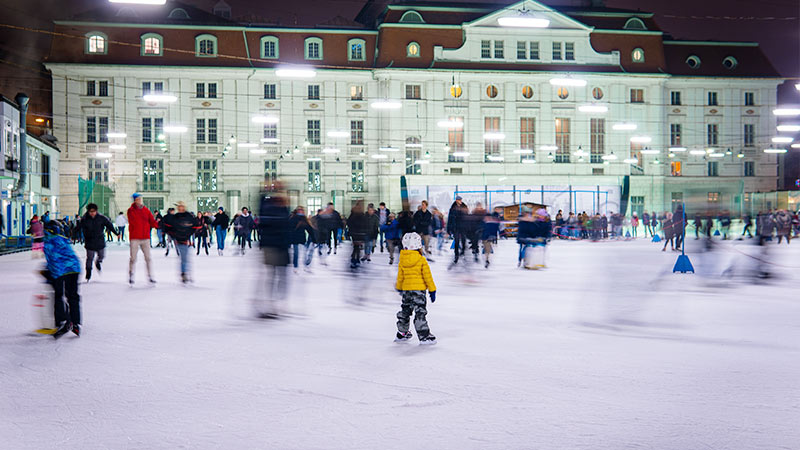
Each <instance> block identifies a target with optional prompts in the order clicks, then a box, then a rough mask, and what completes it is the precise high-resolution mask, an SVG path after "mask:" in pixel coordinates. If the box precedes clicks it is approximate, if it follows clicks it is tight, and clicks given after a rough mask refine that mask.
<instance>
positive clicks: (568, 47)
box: [564, 42, 575, 61]
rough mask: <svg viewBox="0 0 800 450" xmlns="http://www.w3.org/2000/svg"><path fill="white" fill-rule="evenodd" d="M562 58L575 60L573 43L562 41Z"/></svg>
mask: <svg viewBox="0 0 800 450" xmlns="http://www.w3.org/2000/svg"><path fill="white" fill-rule="evenodd" d="M564 59H566V60H567V61H575V43H573V42H566V43H564Z"/></svg>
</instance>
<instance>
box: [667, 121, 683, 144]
mask: <svg viewBox="0 0 800 450" xmlns="http://www.w3.org/2000/svg"><path fill="white" fill-rule="evenodd" d="M681 133H682V130H681V124H679V123H671V124H669V145H672V146H675V147H680V145H681V142H682V139H681Z"/></svg>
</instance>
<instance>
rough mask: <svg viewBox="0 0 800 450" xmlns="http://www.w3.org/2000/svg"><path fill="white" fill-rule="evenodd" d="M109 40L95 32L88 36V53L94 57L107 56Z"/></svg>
mask: <svg viewBox="0 0 800 450" xmlns="http://www.w3.org/2000/svg"><path fill="white" fill-rule="evenodd" d="M107 43H108V38H107V37H106V35H105V34H103V33H100V32H99V31H93V32H91V33H89V34H87V35H86V53H90V54H94V55H105V54H106V53H107V52H108V47H107V45H106V44H107Z"/></svg>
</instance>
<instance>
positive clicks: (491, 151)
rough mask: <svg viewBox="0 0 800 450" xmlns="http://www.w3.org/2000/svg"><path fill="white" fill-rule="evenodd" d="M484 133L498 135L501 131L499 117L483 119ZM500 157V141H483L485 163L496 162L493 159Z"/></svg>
mask: <svg viewBox="0 0 800 450" xmlns="http://www.w3.org/2000/svg"><path fill="white" fill-rule="evenodd" d="M483 131H484V133H496V132H499V131H500V118H499V117H484V118H483ZM498 156H500V141H499V140H497V139H484V140H483V158H484V161H485V162H495V161H493V160H492V158H495V157H498Z"/></svg>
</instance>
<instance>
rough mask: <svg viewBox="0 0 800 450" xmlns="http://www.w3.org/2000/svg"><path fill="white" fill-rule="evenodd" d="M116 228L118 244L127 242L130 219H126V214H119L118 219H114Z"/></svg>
mask: <svg viewBox="0 0 800 450" xmlns="http://www.w3.org/2000/svg"><path fill="white" fill-rule="evenodd" d="M114 226H116V227H117V244H119V243H121V242H124V241H125V227H127V226H128V218H127V217H125V214H123V213H119V215H118V216H117V218H116V219H114Z"/></svg>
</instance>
